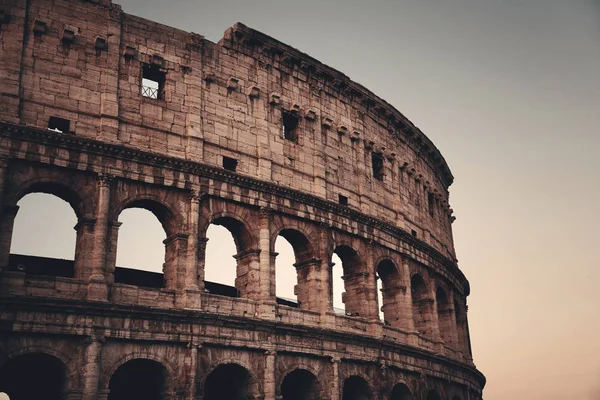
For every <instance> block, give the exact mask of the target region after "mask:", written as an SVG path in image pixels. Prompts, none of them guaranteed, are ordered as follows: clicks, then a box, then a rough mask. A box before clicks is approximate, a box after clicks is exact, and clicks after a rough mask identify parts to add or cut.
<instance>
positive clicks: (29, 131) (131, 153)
mask: <svg viewBox="0 0 600 400" xmlns="http://www.w3.org/2000/svg"><path fill="white" fill-rule="evenodd" d="M0 136H4V137H9V138H10V139H12V140H16V141H31V142H36V143H40V144H45V145H54V146H60V147H62V148H65V149H69V150H76V151H80V152H86V153H89V154H96V155H103V156H108V157H114V158H118V159H125V160H128V161H133V162H140V163H144V164H148V165H151V166H156V167H159V168H170V169H174V170H177V171H181V172H185V173H189V174H193V175H197V176H199V177H204V178H212V179H215V180H220V181H222V182H228V183H232V184H235V185H238V186H240V187H242V188H248V189H253V190H256V191H258V192H262V193H266V194H270V195H275V196H279V197H282V198H287V199H290V200H294V201H296V202H300V203H304V204H307V205H310V206H313V207H315V208H318V209H321V210H324V211H328V212H331V213H334V214H337V215H339V216H342V217H346V218H349V219H351V220H353V221H356V222H357V223H358V224H359V225H367V226H372V227H373V228H376V229H379V230H381V231H382V232H385V233H388V234H391V235H393V236H394V237H396V238H398V239H400V240H401V241H403V242H404V243H406V244H408V245H410V246H412V247H413V248H414V249H415V250H416V251H418V252H423V253H425V254H427V255H428V256H429V257H431V259H432V260H434V261H436V262H438V263H439V264H440V265H441V266H443V267H445V268H446V269H447V270H448V272H449V273H451V274H452V275H453V276H455V277H456V278H457V279H458V280H459V281H460V282H461V284H462V286H463V288H464V290H465V295H468V294H469V292H470V286H469V283H468V281H467V279H466V277H465V276H464V274H463V273H462V271H460V269H459V268H458V266H457V265H456V263H455V262H454V261H453V260H451V259H449V258H448V257H446V256H445V255H444V254H442V253H441V252H440V251H438V250H436V249H435V248H433V247H432V246H431V245H429V244H427V243H425V242H423V241H421V240H420V239H418V238H416V237H414V236H412V234H411V233H410V232H407V231H405V230H403V229H401V228H399V227H397V226H395V225H393V224H391V223H388V222H385V221H383V220H380V219H377V218H375V217H372V216H369V215H366V214H364V213H362V212H360V211H357V210H354V209H352V208H351V207H346V206H342V205H339V204H338V203H335V202H332V201H329V200H325V199H322V198H319V197H316V196H314V195H312V194H308V193H305V192H301V191H298V190H294V189H290V188H288V187H284V186H280V185H277V184H275V183H271V182H265V181H261V180H259V179H257V178H253V177H249V176H243V175H240V174H237V173H234V172H230V171H227V170H225V169H222V168H218V167H212V166H208V165H205V164H201V163H198V162H194V161H189V160H184V159H181V158H175V157H168V156H161V155H157V154H155V153H149V152H144V151H141V150H138V149H133V148H131V147H127V146H124V145H117V144H112V143H105V142H100V141H97V140H94V139H88V138H82V137H78V136H74V135H55V134H49V133H48V132H47V131H46V130H43V129H39V128H33V127H25V126H20V125H15V124H11V123H6V122H0Z"/></svg>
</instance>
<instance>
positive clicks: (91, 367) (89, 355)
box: [82, 336, 103, 400]
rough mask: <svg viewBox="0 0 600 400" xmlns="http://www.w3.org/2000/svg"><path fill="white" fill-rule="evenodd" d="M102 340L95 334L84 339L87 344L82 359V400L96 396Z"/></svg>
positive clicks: (91, 399) (93, 399)
mask: <svg viewBox="0 0 600 400" xmlns="http://www.w3.org/2000/svg"><path fill="white" fill-rule="evenodd" d="M102 342H103V340H102V338H98V337H95V336H90V337H89V338H88V339H87V340H86V343H87V346H86V348H85V353H84V360H83V385H82V386H83V397H82V399H83V400H95V399H97V398H98V382H99V380H100V360H101V357H102Z"/></svg>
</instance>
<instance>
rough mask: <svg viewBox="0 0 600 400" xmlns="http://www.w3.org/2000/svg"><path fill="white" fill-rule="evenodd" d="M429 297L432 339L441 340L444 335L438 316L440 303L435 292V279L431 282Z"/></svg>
mask: <svg viewBox="0 0 600 400" xmlns="http://www.w3.org/2000/svg"><path fill="white" fill-rule="evenodd" d="M429 297H430V298H431V306H430V307H431V340H433V341H435V342H441V341H442V337H441V335H440V321H439V318H438V312H437V311H438V310H437V308H438V303H437V299H436V293H435V280H433V279H432V280H431V282H429Z"/></svg>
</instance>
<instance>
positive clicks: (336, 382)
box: [330, 357, 341, 400]
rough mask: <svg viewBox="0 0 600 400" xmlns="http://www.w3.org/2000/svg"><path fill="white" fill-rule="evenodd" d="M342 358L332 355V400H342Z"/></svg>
mask: <svg viewBox="0 0 600 400" xmlns="http://www.w3.org/2000/svg"><path fill="white" fill-rule="evenodd" d="M340 361H341V360H340V358H339V357H332V358H331V367H332V368H331V389H330V396H331V397H330V399H331V400H340V399H341V393H340Z"/></svg>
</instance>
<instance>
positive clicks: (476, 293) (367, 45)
mask: <svg viewBox="0 0 600 400" xmlns="http://www.w3.org/2000/svg"><path fill="white" fill-rule="evenodd" d="M116 2H117V3H119V4H121V5H122V6H123V9H124V11H125V12H127V13H130V14H134V15H139V16H142V17H145V18H148V19H151V20H154V21H158V22H162V23H164V24H167V25H170V26H175V27H178V28H181V29H184V30H187V31H193V32H197V33H200V34H202V35H204V36H206V38H207V39H209V40H212V41H215V42H216V41H218V40H219V39H220V38H221V37H222V35H223V32H224V31H225V29H226V28H227V27H229V26H232V25H233V24H234V23H235V22H238V21H240V22H243V23H244V24H246V25H248V26H249V27H252V28H254V29H257V30H259V31H262V32H264V33H266V34H269V35H271V36H273V37H275V38H277V39H278V40H280V41H282V42H284V43H287V44H289V45H291V46H293V47H296V48H298V49H299V50H301V51H303V52H306V53H308V54H310V55H311V56H313V57H315V58H316V59H318V60H320V61H322V62H324V63H325V64H328V65H330V66H331V67H334V68H336V69H338V70H340V71H342V72H343V73H345V74H346V75H348V76H349V77H350V78H352V79H354V80H355V81H357V82H359V83H361V84H363V85H365V86H366V87H367V88H369V89H371V90H372V91H373V92H375V93H376V94H378V95H379V96H380V97H382V98H384V99H385V100H386V101H388V102H389V103H391V104H392V105H394V106H395V107H396V108H397V109H398V110H400V111H401V112H402V113H403V114H404V115H406V116H407V117H408V118H409V119H410V120H411V121H413V123H415V125H417V126H419V127H420V128H421V130H422V131H423V132H425V134H427V135H428V136H429V138H431V140H432V141H433V142H434V143H435V144H436V145H437V147H438V148H439V149H440V151H441V152H442V154H443V155H444V157H445V158H446V160H447V161H448V164H449V165H450V168H451V170H452V172H453V174H454V176H455V183H454V184H453V185H452V186H451V188H450V202H451V206H452V208H453V209H454V210H455V215H456V216H457V218H458V219H457V220H456V222H455V223H454V225H453V228H454V235H455V244H456V249H457V254H458V258H459V266H460V268H461V269H462V270H463V271H464V272H465V274H466V275H467V277H468V278H469V280H470V282H471V288H472V291H471V296H470V297H469V299H468V303H469V323H470V331H471V340H472V345H473V355H474V360H475V363H476V365H477V367H478V368H479V369H480V370H481V371H482V372H483V373H484V374H485V375H486V376H487V379H488V384H487V386H486V388H485V390H484V398H485V399H486V400H505V399H511V400H536V399H540V400H541V399H544V400H559V399H560V400H565V399H569V400H570V399H574V400H580V399H581V400H599V399H600V311H599V310H600V290H599V288H598V283H599V282H600V262H599V261H598V257H597V254H596V252H597V250H598V249H600V233H599V232H600V231H599V230H600V217H599V215H600V207H599V206H600V200H599V199H600V166H599V163H598V162H599V159H600V2H599V1H598V0H587V1H586V0H574V1H566V0H564V1H559V0H495V1H492V0H451V1H448V0H444V1H442V0H419V1H417V0H411V1H408V0H407V1H391V0H390V1H373V0H372V1H369V2H357V1H341V0H339V1H316V0H305V1H301V2H299V1H247V0H235V1H234V0H222V1H219V2H218V4H213V3H209V2H203V1H182V0H179V1H176V0H171V1H157V0H120V1H116ZM47 197H48V196H45V195H30V196H27V197H25V198H24V199H23V200H22V201H21V203H20V204H21V205H22V209H21V211H22V212H20V213H19V215H18V216H17V221H16V226H15V238H14V243H13V252H21V253H37V254H41V253H43V252H45V253H44V254H47V255H52V256H57V257H72V253H73V246H72V243H74V235H73V234H71V232H72V229H71V228H72V226H73V225H74V224H75V217H74V214H73V213H72V211H71V210H70V209H69V207H68V206H67V205H66V203H64V202H62V201H61V200H57V201H56V202H51V201H47ZM55 203H56V205H54V204H55ZM48 210H51V211H48ZM62 210H64V211H62ZM146 216H147V215H146ZM43 218H54V219H55V221H54V222H50V221H47V220H44V219H43ZM69 218H71V220H69ZM120 220H121V221H122V222H123V226H122V228H121V230H120V234H119V238H120V239H121V240H120V246H119V247H120V248H123V250H122V251H121V252H120V253H119V264H120V265H127V266H132V265H144V266H146V267H148V266H150V268H151V269H153V268H154V269H160V263H161V262H162V256H163V254H164V253H161V251H162V249H161V248H160V247H161V246H156V243H158V242H159V241H160V240H162V239H163V238H164V232H162V230H161V228H160V225H159V224H158V222H157V221H156V220H154V219H153V218H144V212H143V211H137V210H127V211H126V212H124V213H123V214H122V216H121V217H120ZM33 221H37V225H34V224H33ZM54 223H63V224H64V226H65V227H66V228H65V230H64V231H65V232H66V231H68V230H70V231H69V234H71V235H73V239H72V240H69V239H66V238H65V236H64V235H60V234H58V233H57V232H59V229H57V228H55V229H53V230H52V231H50V230H48V229H45V228H46V227H48V226H51V224H54ZM136 229H137V233H136ZM36 235H38V236H36ZM140 235H141V236H143V238H144V240H148V243H152V246H154V248H155V249H157V253H152V252H151V251H149V249H148V247H147V245H145V244H144V243H146V242H144V241H142V240H139V238H140ZM209 237H210V238H211V240H210V241H209V244H208V255H207V257H208V260H207V264H208V268H209V269H210V268H211V266H212V265H219V266H220V268H221V270H216V271H214V270H213V271H211V270H209V271H207V279H209V280H210V279H211V278H210V277H211V276H212V277H214V278H215V280H219V279H224V280H227V279H231V278H230V277H227V276H225V275H223V274H222V273H221V271H222V270H227V269H228V268H229V271H230V273H231V270H232V267H227V268H225V267H224V266H225V265H234V264H233V259H231V260H229V258H228V257H227V260H228V261H227V262H229V263H231V264H226V261H224V260H223V258H222V257H221V255H223V254H233V253H235V249H234V248H233V247H232V246H233V245H232V243H230V241H228V240H222V239H225V238H227V233H226V232H225V234H223V232H222V231H221V232H219V229H218V227H217V228H216V229H213V228H211V232H210V236H209ZM136 238H137V239H136ZM50 239H54V240H56V241H55V242H53V241H52V240H50ZM283 242H284V241H283V240H279V241H278V243H277V247H278V248H277V250H278V251H280V252H281V253H282V256H280V260H278V261H279V262H278V267H279V266H280V265H283V264H286V265H290V264H291V262H292V261H291V259H290V258H289V251H286V249H285V243H283ZM65 243H68V244H70V245H71V247H70V248H65V245H64V244H65ZM32 244H33V245H34V246H36V247H35V248H34V247H33V246H32ZM136 245H138V247H137V248H136V247H135V246H136ZM44 246H45V247H46V249H44V248H43V247H44ZM144 246H146V247H144ZM228 246H229V247H228ZM144 257H145V258H144ZM211 257H214V258H211ZM286 257H288V258H286ZM157 260H158V261H157ZM282 270H285V271H287V272H288V273H290V272H291V274H289V275H287V276H288V278H283V281H284V283H286V284H287V289H288V290H289V288H290V287H291V286H293V283H292V281H293V279H294V275H293V270H292V269H291V267H290V268H278V274H279V275H278V279H279V278H282V277H283V272H280V271H282ZM211 274H212V275H211ZM230 276H231V275H230ZM284 283H282V284H281V285H283V284H284ZM283 293H284V294H285V293H286V292H283ZM288 297H291V296H288Z"/></svg>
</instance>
